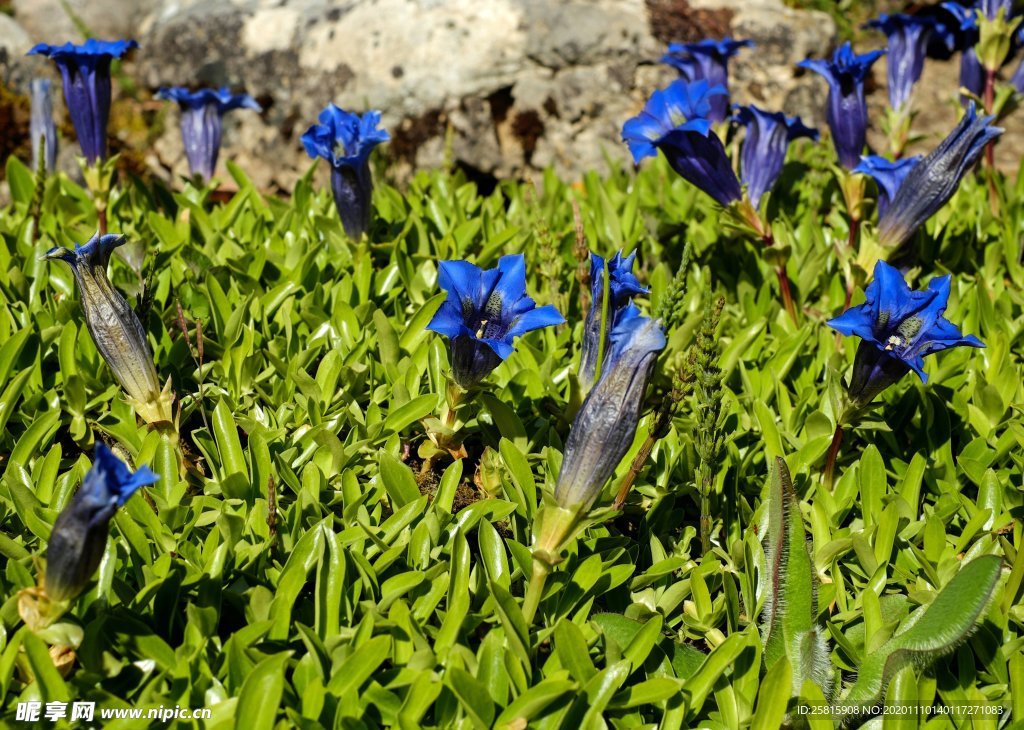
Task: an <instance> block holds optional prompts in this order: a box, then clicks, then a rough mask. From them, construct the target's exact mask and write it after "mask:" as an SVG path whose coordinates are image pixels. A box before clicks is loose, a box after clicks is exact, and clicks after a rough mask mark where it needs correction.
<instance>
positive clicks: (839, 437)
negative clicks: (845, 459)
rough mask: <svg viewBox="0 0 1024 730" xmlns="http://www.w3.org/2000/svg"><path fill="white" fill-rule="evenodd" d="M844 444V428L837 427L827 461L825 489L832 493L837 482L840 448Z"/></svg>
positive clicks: (840, 425)
mask: <svg viewBox="0 0 1024 730" xmlns="http://www.w3.org/2000/svg"><path fill="white" fill-rule="evenodd" d="M842 443H843V426H842V424H839V425H837V426H836V432H835V434H834V435H833V436H832V443H831V444H830V445H829V447H828V456H827V457H826V459H825V488H826V489H827V490H828V491H830V492H831V491H832V485H833V484H835V481H836V461H837V460H838V458H839V446H840V445H841V444H842Z"/></svg>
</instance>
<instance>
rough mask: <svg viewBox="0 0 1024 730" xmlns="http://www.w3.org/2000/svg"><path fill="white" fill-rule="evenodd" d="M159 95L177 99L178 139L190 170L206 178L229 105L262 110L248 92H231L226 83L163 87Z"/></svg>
mask: <svg viewBox="0 0 1024 730" xmlns="http://www.w3.org/2000/svg"><path fill="white" fill-rule="evenodd" d="M157 96H159V97H160V98H162V99H167V100H169V101H176V102H177V103H178V108H179V109H180V110H181V141H182V142H183V143H184V145H185V156H186V157H188V166H189V170H190V171H191V172H192V174H193V175H198V176H199V177H201V178H202V179H203V181H204V182H209V181H210V178H212V177H213V172H214V170H215V169H216V167H217V156H218V154H220V133H221V119H222V117H223V116H224V114H226V113H227V112H229V111H231V110H232V109H241V108H243V107H244V108H246V109H254V110H255V111H262V109H261V108H260V105H259V104H257V103H256V100H255V99H253V98H252V97H251V96H249V95H248V94H232V93H231V91H230V90H229V89H227V88H226V87H224V88H221V89H220V90H219V91H218V90H216V89H200V90H199V91H189V90H188V89H186V88H183V87H181V86H174V87H164V88H162V89H160V91H159V92H158V93H157Z"/></svg>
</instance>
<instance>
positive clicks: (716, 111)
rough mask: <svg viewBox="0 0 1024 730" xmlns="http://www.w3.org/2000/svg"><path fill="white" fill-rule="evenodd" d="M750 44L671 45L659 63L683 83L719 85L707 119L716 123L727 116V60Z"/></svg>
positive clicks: (727, 40) (725, 40)
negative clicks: (677, 74) (671, 68)
mask: <svg viewBox="0 0 1024 730" xmlns="http://www.w3.org/2000/svg"><path fill="white" fill-rule="evenodd" d="M752 45H754V43H753V41H749V40H743V41H734V40H732V39H731V38H723V39H722V40H720V41H716V40H711V39H705V40H702V41H699V42H697V43H672V44H670V45H669V47H668V52H667V53H666V54H665V55H664V56H662V57H661V62H662V63H666V64H668V65H669V66H672V67H673V68H674V69H676V70H677V71H679V74H680V76H682V77H683V78H684V79H685V80H686V81H700V80H704V81H707V82H708V84H709V85H710V86H712V87H714V86H721V87H722V88H723V89H725V94H724V95H721V96H716V97H714V98H712V99H711V100H710V101H711V109H710V111H709V112H708V119H710V120H711V121H712V122H713V123H715V124H717V123H718V122H722V121H724V120H725V118H726V117H727V116H728V114H729V59H730V58H732V57H733V56H735V55H736V54H737V53H739V52H740V49H741V48H747V47H749V46H752Z"/></svg>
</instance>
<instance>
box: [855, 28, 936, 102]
mask: <svg viewBox="0 0 1024 730" xmlns="http://www.w3.org/2000/svg"><path fill="white" fill-rule="evenodd" d="M936 25H937V23H936V21H935V19H934V18H930V17H927V16H916V15H903V14H902V13H897V14H894V15H885V14H883V15H881V16H879V17H878V18H877V19H875V20H871V21H869V22H868V23H867V25H866V26H865V27H866V28H877V29H878V30H880V31H882V32H883V33H885V36H886V38H887V39H888V40H889V64H888V66H889V68H888V76H889V104H890V105H891V106H892V108H893V109H896V110H899V109H902V108H903V106H904V105H905V104H906V103H907V102H908V101H910V94H911V93H912V92H913V90H914V84H916V83H917V81H918V79H920V78H921V72H922V71H923V70H924V58H925V52H926V51H927V49H928V41H929V39H930V38H931V35H932V32H933V31H934V30H935V27H936Z"/></svg>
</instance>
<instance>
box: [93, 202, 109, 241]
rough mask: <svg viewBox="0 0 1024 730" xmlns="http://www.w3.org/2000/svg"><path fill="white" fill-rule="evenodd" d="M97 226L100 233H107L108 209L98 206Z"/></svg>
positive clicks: (103, 234)
mask: <svg viewBox="0 0 1024 730" xmlns="http://www.w3.org/2000/svg"><path fill="white" fill-rule="evenodd" d="M96 227H97V228H98V229H99V232H100V235H101V236H105V235H107V211H106V208H101V207H100V206H98V205H97V206H96Z"/></svg>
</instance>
